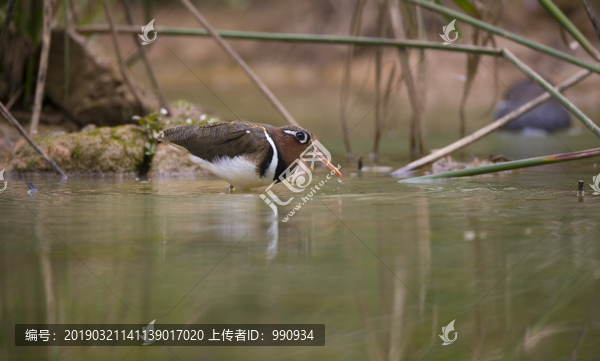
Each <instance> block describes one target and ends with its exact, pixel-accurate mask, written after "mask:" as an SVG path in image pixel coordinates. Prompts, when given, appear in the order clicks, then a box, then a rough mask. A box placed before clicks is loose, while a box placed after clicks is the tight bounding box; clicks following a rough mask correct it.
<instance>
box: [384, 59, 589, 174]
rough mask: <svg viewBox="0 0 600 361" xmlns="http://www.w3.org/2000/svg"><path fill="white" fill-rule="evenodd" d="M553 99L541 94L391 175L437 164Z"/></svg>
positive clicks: (564, 86) (561, 87)
mask: <svg viewBox="0 0 600 361" xmlns="http://www.w3.org/2000/svg"><path fill="white" fill-rule="evenodd" d="M591 73H592V72H591V71H589V70H581V71H579V72H578V73H577V74H575V75H573V76H572V77H570V78H568V79H567V80H565V81H564V82H562V83H560V84H559V85H557V86H556V87H555V89H556V91H559V92H562V91H564V90H565V89H567V88H570V87H572V86H573V85H575V84H577V83H579V82H580V81H582V80H583V79H585V78H586V77H587V76H589V75H590V74H591ZM551 97H552V96H551V95H550V93H544V94H541V95H539V96H538V97H536V98H535V99H533V100H531V101H529V102H527V103H526V104H523V105H522V106H521V107H519V108H518V109H515V110H513V111H512V112H510V113H508V114H506V115H505V116H503V117H502V118H500V119H498V120H496V121H494V122H492V123H490V124H488V125H486V126H485V127H483V128H481V129H479V130H477V131H476V132H474V133H472V134H470V135H468V136H466V137H464V138H462V139H459V140H457V141H456V142H454V143H452V144H450V145H447V146H445V147H444V148H442V149H440V150H438V151H436V152H434V153H432V154H429V155H427V156H425V157H423V158H421V159H418V160H416V161H414V162H412V163H409V164H408V165H406V166H404V167H402V168H400V169H398V170H396V171H394V172H393V173H392V174H391V175H392V176H396V177H402V176H404V175H405V174H406V173H407V172H411V171H413V170H415V169H418V168H421V167H423V166H425V165H428V164H431V163H433V162H435V161H436V160H438V159H440V158H442V157H445V156H447V155H448V154H451V153H454V152H456V151H457V150H459V149H462V148H464V147H466V146H468V145H469V144H472V143H474V142H475V141H477V140H479V139H481V138H483V137H484V136H486V135H488V134H489V133H491V132H493V131H494V130H496V129H498V128H500V127H502V126H503V125H505V124H508V123H509V122H511V121H513V120H515V119H516V118H518V117H520V116H521V115H523V114H525V113H527V112H528V111H530V110H532V109H534V108H535V107H537V106H538V105H540V104H542V103H543V102H545V101H547V100H548V99H550V98H551Z"/></svg>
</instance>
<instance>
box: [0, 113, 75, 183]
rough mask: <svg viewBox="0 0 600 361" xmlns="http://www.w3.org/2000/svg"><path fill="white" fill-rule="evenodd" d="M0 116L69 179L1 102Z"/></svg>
mask: <svg viewBox="0 0 600 361" xmlns="http://www.w3.org/2000/svg"><path fill="white" fill-rule="evenodd" d="M0 114H2V116H3V117H4V118H6V120H8V122H9V123H10V124H12V125H13V126H14V127H15V128H17V131H18V132H19V133H20V134H21V135H22V136H23V138H25V140H26V141H27V142H28V143H29V144H30V145H31V146H32V147H33V149H35V151H36V152H38V154H39V155H41V156H42V158H44V160H46V162H48V163H50V165H51V166H52V168H54V169H55V170H56V171H57V172H58V173H59V174H60V175H62V176H63V179H67V174H66V173H65V172H64V171H63V170H62V169H61V168H60V167H59V166H58V164H56V163H55V162H54V161H53V160H52V158H50V157H49V156H48V155H47V154H46V152H44V151H43V150H42V148H40V147H39V145H37V144H36V143H35V141H34V140H33V139H31V137H30V136H29V134H27V132H26V131H25V129H23V127H22V126H21V124H19V122H18V121H17V120H16V119H15V117H13V116H12V114H10V112H9V111H8V109H6V107H5V106H4V104H2V102H0Z"/></svg>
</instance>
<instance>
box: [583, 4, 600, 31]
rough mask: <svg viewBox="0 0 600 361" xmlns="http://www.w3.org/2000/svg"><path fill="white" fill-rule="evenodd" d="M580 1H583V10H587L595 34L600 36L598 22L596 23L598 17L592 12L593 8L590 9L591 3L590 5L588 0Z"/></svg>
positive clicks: (599, 24)
mask: <svg viewBox="0 0 600 361" xmlns="http://www.w3.org/2000/svg"><path fill="white" fill-rule="evenodd" d="M581 2H582V3H583V7H584V8H585V11H586V12H587V14H588V17H589V18H590V21H591V22H592V25H593V26H594V30H595V31H596V35H598V37H599V38H600V23H598V18H597V17H596V13H595V12H594V9H592V5H590V2H589V0H581Z"/></svg>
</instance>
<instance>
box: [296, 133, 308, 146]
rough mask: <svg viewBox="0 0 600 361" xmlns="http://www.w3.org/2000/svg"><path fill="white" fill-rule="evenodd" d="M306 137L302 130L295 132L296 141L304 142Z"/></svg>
mask: <svg viewBox="0 0 600 361" xmlns="http://www.w3.org/2000/svg"><path fill="white" fill-rule="evenodd" d="M306 138H307V137H306V134H304V133H303V132H297V133H296V139H298V141H299V142H300V143H304V142H306Z"/></svg>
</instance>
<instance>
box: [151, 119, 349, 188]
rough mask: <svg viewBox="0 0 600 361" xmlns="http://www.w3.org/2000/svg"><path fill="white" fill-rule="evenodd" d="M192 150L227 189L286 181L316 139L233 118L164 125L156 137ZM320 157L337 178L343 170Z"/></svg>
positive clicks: (299, 130) (289, 129)
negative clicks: (200, 123) (291, 169)
mask: <svg viewBox="0 0 600 361" xmlns="http://www.w3.org/2000/svg"><path fill="white" fill-rule="evenodd" d="M158 141H159V142H165V143H167V144H170V145H172V146H175V147H176V148H179V149H183V150H185V151H187V152H188V153H189V157H190V158H191V160H192V162H194V163H196V164H198V165H199V166H200V168H202V169H204V170H206V171H208V172H210V173H213V174H215V175H217V176H218V177H220V178H223V179H224V180H226V181H227V182H229V184H230V186H229V190H230V192H231V191H232V190H243V189H250V188H257V187H264V186H268V185H270V184H272V183H278V182H280V181H281V179H280V178H281V176H283V178H284V179H285V177H286V175H287V172H285V171H286V170H287V169H288V167H290V166H291V165H292V164H293V163H294V162H295V161H296V160H297V159H298V158H299V157H300V156H301V155H302V153H303V152H304V151H306V150H307V149H308V148H309V147H310V146H311V145H313V142H314V141H315V137H314V136H313V134H312V133H311V132H310V131H308V130H306V129H304V128H301V127H299V126H295V125H285V126H282V127H275V126H273V125H269V124H260V123H252V122H247V121H241V120H229V121H222V122H217V123H211V124H203V125H186V126H180V127H175V128H171V129H166V130H164V131H163V132H162V133H160V134H159V135H158ZM315 153H316V155H317V156H318V157H319V159H320V160H321V161H322V162H323V163H324V164H325V165H326V166H327V167H328V168H329V169H331V170H332V171H333V172H334V174H336V175H337V176H338V178H339V179H340V180H341V179H342V174H341V173H340V171H339V170H338V169H337V168H336V167H335V166H334V165H333V164H331V163H330V162H329V160H328V159H327V158H326V157H325V156H324V155H323V154H321V153H320V152H315Z"/></svg>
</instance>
